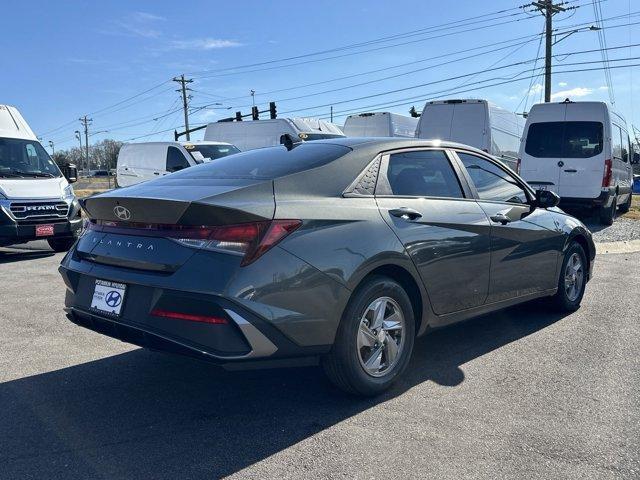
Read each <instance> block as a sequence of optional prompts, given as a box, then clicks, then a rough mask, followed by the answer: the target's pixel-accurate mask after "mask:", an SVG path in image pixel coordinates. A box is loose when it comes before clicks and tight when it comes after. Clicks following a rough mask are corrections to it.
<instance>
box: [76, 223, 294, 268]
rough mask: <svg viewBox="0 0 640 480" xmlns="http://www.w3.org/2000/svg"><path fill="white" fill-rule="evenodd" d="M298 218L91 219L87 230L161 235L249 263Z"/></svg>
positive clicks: (274, 241)
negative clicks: (232, 221) (203, 222)
mask: <svg viewBox="0 0 640 480" xmlns="http://www.w3.org/2000/svg"><path fill="white" fill-rule="evenodd" d="M301 224H302V222H301V221H300V220H272V221H265V222H251V223H239V224H236V225H221V226H218V227H208V226H191V225H163V224H153V223H135V222H112V221H106V220H91V222H90V223H89V224H88V229H89V230H98V231H103V232H110V233H118V234H125V235H140V236H147V237H163V238H168V239H170V240H173V241H175V242H178V243H180V244H181V245H185V246H187V247H193V248H201V249H205V250H216V251H222V252H229V253H236V254H240V255H242V256H243V258H242V263H241V265H242V266H244V265H248V264H250V263H251V262H253V261H255V260H256V259H258V258H260V256H262V255H264V254H265V252H267V251H268V250H269V249H270V248H272V247H273V246H275V245H276V244H277V243H278V242H281V241H282V240H283V239H284V238H285V237H286V236H287V235H289V234H290V233H291V232H293V231H294V230H296V229H297V228H298V227H299V226H300V225H301Z"/></svg>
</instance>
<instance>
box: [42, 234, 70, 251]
mask: <svg viewBox="0 0 640 480" xmlns="http://www.w3.org/2000/svg"><path fill="white" fill-rule="evenodd" d="M75 241H76V239H75V237H69V238H50V239H49V240H47V243H48V244H49V246H50V247H51V249H52V250H53V251H54V252H66V251H67V250H69V249H70V248H71V247H72V246H73V244H74V243H75Z"/></svg>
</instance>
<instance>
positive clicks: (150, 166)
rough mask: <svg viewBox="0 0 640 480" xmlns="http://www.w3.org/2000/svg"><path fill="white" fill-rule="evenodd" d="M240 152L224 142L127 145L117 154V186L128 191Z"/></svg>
mask: <svg viewBox="0 0 640 480" xmlns="http://www.w3.org/2000/svg"><path fill="white" fill-rule="evenodd" d="M239 151H240V150H238V149H237V148H236V147H235V145H231V144H229V143H222V142H145V143H127V144H125V145H123V146H122V148H121V149H120V152H119V153H118V165H117V169H116V181H117V185H118V186H119V187H128V186H131V185H135V184H137V183H141V182H144V181H147V180H151V179H152V178H157V177H161V176H163V175H167V174H168V173H172V172H177V171H178V170H182V169H184V168H187V167H191V166H193V165H197V164H199V163H206V162H210V161H211V160H215V159H216V158H222V157H226V156H227V155H232V154H234V153H238V152H239Z"/></svg>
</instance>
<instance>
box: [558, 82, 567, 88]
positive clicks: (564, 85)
mask: <svg viewBox="0 0 640 480" xmlns="http://www.w3.org/2000/svg"><path fill="white" fill-rule="evenodd" d="M567 85H568V84H567V82H558V86H559V87H566V86H567Z"/></svg>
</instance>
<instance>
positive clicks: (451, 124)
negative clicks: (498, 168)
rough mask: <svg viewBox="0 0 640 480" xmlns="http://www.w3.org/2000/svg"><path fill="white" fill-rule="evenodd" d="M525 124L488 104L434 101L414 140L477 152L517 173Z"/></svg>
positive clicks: (423, 114)
mask: <svg viewBox="0 0 640 480" xmlns="http://www.w3.org/2000/svg"><path fill="white" fill-rule="evenodd" d="M523 126H524V120H523V119H522V118H521V117H519V116H518V115H516V114H515V113H513V112H509V111H507V110H505V109H503V108H500V107H498V106H496V105H494V104H492V103H490V102H488V101H487V100H477V99H473V100H437V101H432V102H427V103H426V105H425V106H424V108H423V109H422V114H421V115H420V121H419V122H418V128H417V129H416V137H417V138H425V139H440V140H448V141H451V142H458V143H463V144H465V145H470V146H472V147H476V148H479V149H480V150H483V151H485V152H487V153H489V154H491V155H493V156H494V157H496V158H497V159H498V160H500V161H501V162H502V163H504V164H505V165H507V166H508V167H509V168H511V169H512V170H515V169H516V163H517V160H518V150H519V149H520V139H521V138H522V129H523Z"/></svg>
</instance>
